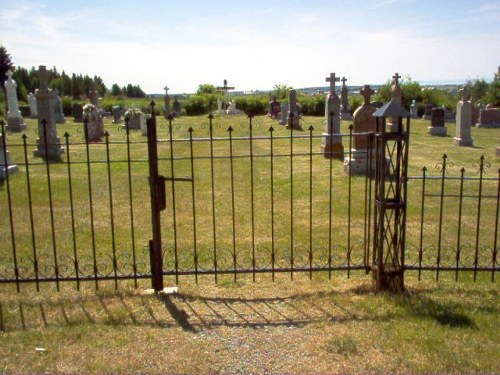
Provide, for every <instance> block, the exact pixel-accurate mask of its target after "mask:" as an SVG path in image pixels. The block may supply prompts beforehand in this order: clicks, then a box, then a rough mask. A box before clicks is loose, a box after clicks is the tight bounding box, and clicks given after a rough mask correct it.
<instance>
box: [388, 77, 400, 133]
mask: <svg viewBox="0 0 500 375" xmlns="http://www.w3.org/2000/svg"><path fill="white" fill-rule="evenodd" d="M392 78H393V80H392V86H391V101H392V102H393V103H396V104H398V105H400V106H403V89H402V88H401V86H400V85H399V79H400V78H401V76H400V75H399V73H396V74H394V75H393V76H392ZM387 131H388V132H397V131H398V118H397V117H393V118H392V119H391V121H390V122H388V123H387Z"/></svg>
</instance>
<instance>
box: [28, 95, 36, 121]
mask: <svg viewBox="0 0 500 375" xmlns="http://www.w3.org/2000/svg"><path fill="white" fill-rule="evenodd" d="M28 104H29V106H30V117H31V118H37V117H38V111H37V110H36V98H35V95H33V93H32V92H30V93H29V94H28Z"/></svg>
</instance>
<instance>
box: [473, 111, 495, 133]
mask: <svg viewBox="0 0 500 375" xmlns="http://www.w3.org/2000/svg"><path fill="white" fill-rule="evenodd" d="M476 128H500V108H485V109H481V110H480V111H479V120H478V122H477V123H476Z"/></svg>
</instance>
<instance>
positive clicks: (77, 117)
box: [71, 103, 83, 122]
mask: <svg viewBox="0 0 500 375" xmlns="http://www.w3.org/2000/svg"><path fill="white" fill-rule="evenodd" d="M71 113H72V114H73V120H74V121H75V122H82V121H83V107H82V105H81V104H79V103H73V105H72V106H71Z"/></svg>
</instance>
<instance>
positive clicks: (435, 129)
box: [427, 108, 447, 136]
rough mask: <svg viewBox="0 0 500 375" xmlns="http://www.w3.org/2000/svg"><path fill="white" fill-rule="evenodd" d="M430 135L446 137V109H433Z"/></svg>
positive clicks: (428, 130) (428, 129)
mask: <svg viewBox="0 0 500 375" xmlns="http://www.w3.org/2000/svg"><path fill="white" fill-rule="evenodd" d="M427 132H428V134H430V135H440V136H445V135H446V133H447V130H446V126H444V109H443V108H433V109H432V114H431V126H429V127H428V128H427Z"/></svg>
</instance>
